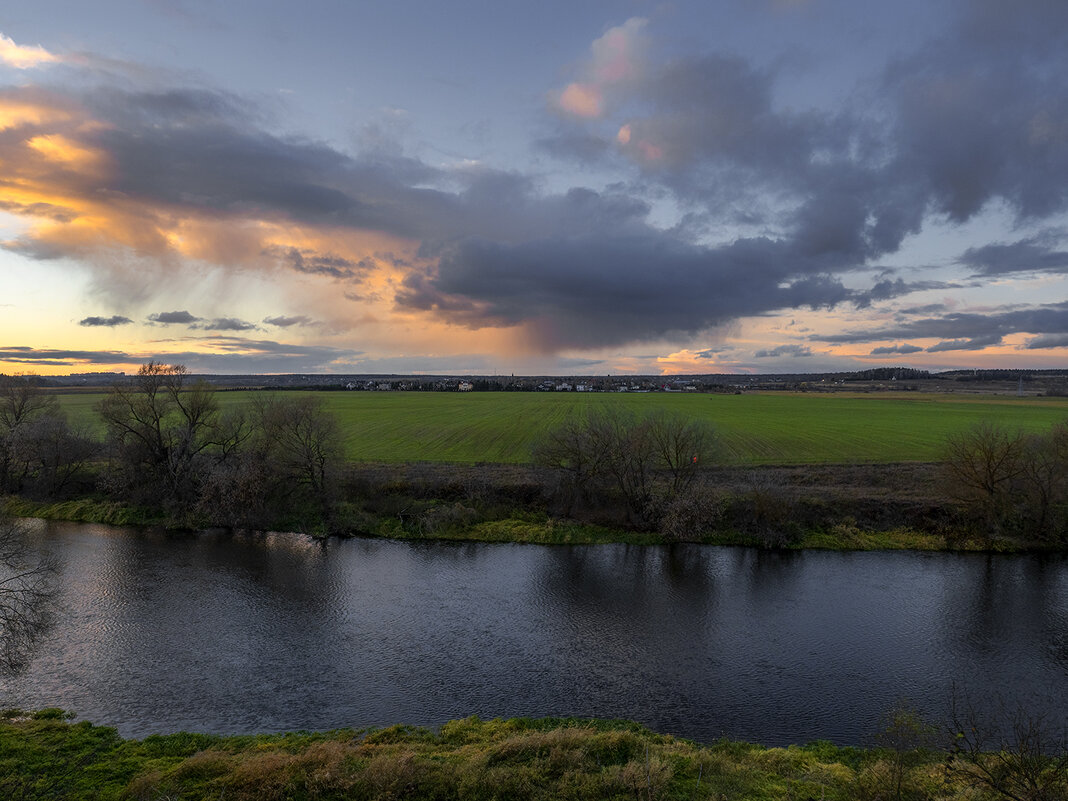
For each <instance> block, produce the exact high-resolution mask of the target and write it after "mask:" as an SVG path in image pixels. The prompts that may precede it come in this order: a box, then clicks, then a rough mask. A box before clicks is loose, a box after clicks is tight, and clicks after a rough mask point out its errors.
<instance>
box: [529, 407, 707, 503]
mask: <svg viewBox="0 0 1068 801" xmlns="http://www.w3.org/2000/svg"><path fill="white" fill-rule="evenodd" d="M711 442H712V435H711V431H710V429H709V428H707V427H706V426H705V425H704V424H702V423H699V422H698V421H695V420H691V419H688V418H685V417H683V416H681V415H670V414H665V413H662V412H653V413H652V414H648V415H644V416H640V417H639V416H634V415H631V414H628V413H627V412H624V411H622V410H619V409H601V410H598V411H596V412H591V413H590V414H588V415H586V417H585V418H571V419H569V420H567V421H565V422H564V423H563V424H562V425H560V426H558V427H556V428H555V429H552V430H551V431H549V432H548V433H547V434H546V435H545V437H544V438H543V439H542V440H541V441H540V442H539V443H538V444H537V445H536V446H535V448H534V453H533V456H534V461H535V463H536V464H541V465H544V466H546V467H552V468H554V469H556V470H557V471H559V472H560V473H561V474H562V475H563V476H565V482H564V486H565V489H566V491H567V492H568V499H569V500H568V509H569V510H570V508H571V503H572V501H573V500H574V499H575V496H576V495H578V496H580V497H582V498H583V499H588V497H589V495H590V494H591V493H592V491H593V490H595V489H600V490H601V491H602V492H603V491H610V492H615V493H617V494H618V496H619V497H621V498H622V499H623V501H624V502H625V504H626V509H627V516H628V519H630V520H632V521H634V520H638V521H639V522H642V523H647V522H649V521H648V517H649V516H650V515H651V514H653V513H655V511H656V509H657V508H659V507H662V506H664V504H666V503H670V501H671V500H673V499H674V498H676V497H678V495H679V494H680V492H682V490H684V489H685V488H686V487H687V486H688V485H689V484H690V482H691V481H692V480H693V478H694V476H695V475H696V474H697V469H698V465H699V464H703V463H704V461H705V458H706V457H707V454H708V450H709V448H710V445H711Z"/></svg>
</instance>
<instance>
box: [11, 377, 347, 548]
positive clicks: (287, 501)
mask: <svg viewBox="0 0 1068 801" xmlns="http://www.w3.org/2000/svg"><path fill="white" fill-rule="evenodd" d="M96 410H97V413H98V414H99V415H100V419H101V421H102V423H103V427H104V431H105V436H104V438H103V439H102V440H101V439H99V438H96V437H94V436H92V435H91V434H90V433H88V432H87V431H85V430H83V429H77V428H75V427H73V426H71V425H70V423H69V422H68V420H67V418H66V416H65V415H64V414H63V412H62V410H60V409H59V406H58V404H57V402H56V400H55V397H54V396H52V395H49V394H47V393H45V392H44V391H42V390H41V389H40V388H39V387H38V386H37V385H36V383H35V382H33V381H32V380H31V379H30V378H28V377H25V376H15V377H8V378H6V379H5V380H4V381H3V383H2V385H0V490H2V491H3V492H4V493H8V494H20V493H21V494H27V495H31V496H38V497H47V496H50V497H55V496H60V495H62V494H63V493H64V492H65V491H67V490H69V489H71V488H72V487H74V486H77V487H81V488H84V487H85V486H86V485H87V484H89V485H90V486H93V487H95V488H96V489H99V490H102V491H104V492H105V493H106V494H107V495H108V496H109V497H112V498H115V499H118V500H121V501H124V502H127V503H131V504H135V505H141V506H146V507H150V508H153V509H158V510H161V511H163V512H164V513H166V514H167V516H168V517H169V518H170V519H171V520H173V521H176V522H178V523H180V524H185V525H222V526H237V527H252V528H255V527H261V526H265V525H268V524H270V523H274V522H275V521H278V520H280V519H282V520H284V519H293V518H296V519H295V520H294V521H293V522H301V523H306V524H312V525H315V524H319V525H323V526H328V525H329V522H330V517H331V511H332V502H333V490H334V479H335V474H336V465H337V463H338V460H339V455H340V454H339V439H338V430H337V424H336V421H335V420H334V418H333V416H332V415H330V414H329V413H328V412H326V411H325V409H324V408H323V405H322V402H321V400H320V399H319V398H316V397H314V396H276V395H271V396H262V397H258V398H256V399H254V400H253V401H252V402H250V403H247V404H243V405H240V406H235V407H233V408H229V409H227V410H226V411H225V412H223V411H222V410H221V409H220V406H219V403H218V400H217V398H216V396H215V393H214V391H213V390H212V389H211V388H210V387H208V386H207V385H206V384H204V383H202V382H190V380H189V377H188V373H187V371H186V369H185V367H184V366H182V365H167V364H161V363H157V362H149V363H148V364H146V365H143V366H142V367H141V368H140V369H139V370H138V372H137V375H136V376H134V377H132V378H131V379H130V380H129V381H127V382H125V383H121V384H115V385H114V386H112V387H111V389H110V390H109V391H108V393H107V394H106V395H105V396H104V398H103V400H101V401H100V403H99V404H98V405H97V409H96Z"/></svg>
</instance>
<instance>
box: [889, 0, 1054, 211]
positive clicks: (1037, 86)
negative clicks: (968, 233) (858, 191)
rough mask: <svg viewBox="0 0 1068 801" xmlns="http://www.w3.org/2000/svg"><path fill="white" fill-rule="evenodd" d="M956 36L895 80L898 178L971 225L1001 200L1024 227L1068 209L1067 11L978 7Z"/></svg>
mask: <svg viewBox="0 0 1068 801" xmlns="http://www.w3.org/2000/svg"><path fill="white" fill-rule="evenodd" d="M961 8H962V11H963V13H962V16H961V18H960V20H959V22H958V25H957V27H956V28H955V30H953V31H952V32H951V33H950V34H948V35H946V36H943V37H940V38H937V39H935V40H933V41H931V42H930V43H929V44H928V45H927V46H926V47H924V48H923V49H921V50H920V51H919V52H917V53H916V54H914V55H913V56H911V57H908V58H905V59H902V60H901V61H899V62H898V63H897V64H895V65H894V66H893V67H892V68H891V69H890V70H889V71H888V74H887V80H886V88H887V90H888V91H889V93H890V96H891V97H893V98H894V100H895V104H896V109H895V111H896V116H897V125H896V129H895V131H894V144H895V145H896V147H897V150H898V156H897V162H898V166H897V168H896V172H897V173H899V174H904V173H906V172H907V171H909V170H911V171H912V172H913V173H914V175H915V176H916V180H918V181H920V182H922V184H923V186H924V188H925V190H926V193H927V195H928V196H929V198H930V199H931V201H932V203H933V204H934V206H935V208H936V209H938V210H940V211H942V212H944V213H945V214H946V215H948V216H949V217H950V218H951V219H953V220H956V221H963V220H967V219H968V218H970V217H971V216H972V215H974V214H975V213H976V212H978V211H979V209H981V208H982V207H983V205H984V204H986V203H987V202H988V201H990V200H991V199H994V198H1000V199H1002V200H1003V201H1005V202H1006V203H1007V204H1008V205H1009V207H1010V208H1011V209H1012V210H1013V211H1014V212H1015V213H1016V214H1017V215H1018V216H1019V217H1020V218H1023V219H1026V218H1031V219H1040V218H1043V217H1046V216H1048V215H1051V214H1054V213H1056V212H1058V211H1062V210H1063V209H1064V208H1065V204H1066V201H1068V184H1066V183H1065V182H1064V181H1063V180H1062V177H1063V176H1064V175H1065V174H1066V171H1068V138H1066V137H1065V136H1064V135H1063V131H1064V125H1065V123H1066V122H1068V94H1066V91H1065V84H1064V81H1063V77H1062V76H1063V75H1064V72H1065V68H1066V67H1068V5H1066V4H1064V3H1059V2H1049V1H1048V0H1025V1H1024V2H1019V3H1012V4H1008V3H999V2H995V1H994V0H974V1H973V2H969V3H964V4H962V5H961Z"/></svg>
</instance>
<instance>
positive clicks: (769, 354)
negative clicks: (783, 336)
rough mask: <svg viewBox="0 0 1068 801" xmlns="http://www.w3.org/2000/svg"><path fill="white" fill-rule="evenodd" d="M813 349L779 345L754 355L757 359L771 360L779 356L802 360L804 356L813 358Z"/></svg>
mask: <svg viewBox="0 0 1068 801" xmlns="http://www.w3.org/2000/svg"><path fill="white" fill-rule="evenodd" d="M811 355H812V349H811V348H810V347H808V346H807V345H779V346H777V347H774V348H770V349H769V350H758V351H757V352H756V353H754V354H753V358H755V359H770V358H775V357H778V356H790V357H793V358H800V357H803V356H811Z"/></svg>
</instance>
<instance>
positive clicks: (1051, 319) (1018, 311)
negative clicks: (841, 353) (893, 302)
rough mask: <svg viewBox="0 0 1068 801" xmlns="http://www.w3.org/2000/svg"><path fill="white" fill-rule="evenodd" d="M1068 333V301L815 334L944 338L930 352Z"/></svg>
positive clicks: (817, 337)
mask: <svg viewBox="0 0 1068 801" xmlns="http://www.w3.org/2000/svg"><path fill="white" fill-rule="evenodd" d="M1064 331H1068V302H1060V303H1051V304H1046V305H1042V306H1028V307H1025V308H1013V309H1003V310H991V311H989V312H985V313H979V312H954V313H951V314H945V315H942V316H941V317H923V318H919V319H916V320H908V321H906V322H902V323H900V324H898V325H894V326H885V327H872V328H869V329H864V330H855V331H847V332H845V333H842V334H832V335H822V334H813V335H811V336H810V337H809V338H810V339H812V340H813V341H819V342H834V343H857V342H872V341H880V340H893V339H904V338H910V339H920V338H929V339H940V340H942V341H941V342H939V343H937V344H936V345H934V346H932V347H930V348H928V349H927V350H928V352H938V351H946V350H977V349H981V348H984V347H988V346H990V345H995V344H998V343H1000V342H1001V341H1002V339H1003V338H1004V337H1006V336H1009V335H1011V334H1023V333H1029V334H1047V333H1048V334H1060V333H1062V332H1064Z"/></svg>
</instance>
